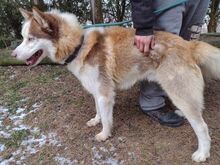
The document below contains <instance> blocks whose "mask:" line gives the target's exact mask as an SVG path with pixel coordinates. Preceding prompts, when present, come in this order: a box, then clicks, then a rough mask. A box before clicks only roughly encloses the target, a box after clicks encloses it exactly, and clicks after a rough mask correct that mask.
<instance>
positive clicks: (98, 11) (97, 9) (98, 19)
mask: <svg viewBox="0 0 220 165" xmlns="http://www.w3.org/2000/svg"><path fill="white" fill-rule="evenodd" d="M93 3H94V8H93V7H91V8H92V10H91V13H92V16H93V17H94V18H93V17H92V18H93V19H92V21H93V23H102V22H103V12H102V0H91V6H93Z"/></svg>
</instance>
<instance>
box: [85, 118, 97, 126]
mask: <svg viewBox="0 0 220 165" xmlns="http://www.w3.org/2000/svg"><path fill="white" fill-rule="evenodd" d="M99 123H100V119H97V118H92V119H91V120H89V121H88V122H87V123H86V125H87V126H88V127H92V126H96V125H97V124H99Z"/></svg>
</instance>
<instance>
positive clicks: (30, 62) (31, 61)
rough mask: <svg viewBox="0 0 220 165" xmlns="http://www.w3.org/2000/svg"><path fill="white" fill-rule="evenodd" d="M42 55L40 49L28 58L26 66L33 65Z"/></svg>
mask: <svg viewBox="0 0 220 165" xmlns="http://www.w3.org/2000/svg"><path fill="white" fill-rule="evenodd" d="M42 54H43V50H42V49H40V50H38V51H37V52H36V53H34V54H33V55H32V56H31V57H30V58H28V59H27V60H26V64H27V65H34V64H35V63H36V62H37V60H38V59H39V58H40V57H41V55H42Z"/></svg>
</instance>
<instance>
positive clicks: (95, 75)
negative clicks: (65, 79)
mask: <svg viewBox="0 0 220 165" xmlns="http://www.w3.org/2000/svg"><path fill="white" fill-rule="evenodd" d="M67 68H68V70H70V71H71V72H72V73H73V74H74V75H75V76H76V77H77V78H78V79H79V81H80V82H81V83H82V85H83V87H84V88H85V89H86V90H87V91H88V92H89V93H91V94H94V95H96V94H97V92H98V89H99V87H100V82H99V69H98V66H92V65H89V64H85V65H83V66H79V65H77V64H76V63H75V62H72V63H70V64H69V65H68V66H67Z"/></svg>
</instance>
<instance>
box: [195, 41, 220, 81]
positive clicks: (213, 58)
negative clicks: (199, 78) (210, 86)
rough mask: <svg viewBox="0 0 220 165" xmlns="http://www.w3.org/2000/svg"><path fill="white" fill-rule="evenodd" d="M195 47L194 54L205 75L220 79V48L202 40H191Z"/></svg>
mask: <svg viewBox="0 0 220 165" xmlns="http://www.w3.org/2000/svg"><path fill="white" fill-rule="evenodd" d="M191 42H192V45H193V47H194V49H193V50H195V52H193V55H194V57H195V59H196V61H197V63H198V65H199V66H200V67H201V69H202V72H203V75H204V76H205V77H210V78H214V79H220V49H218V48H216V47H214V46H212V45H210V44H208V43H205V42H201V41H191Z"/></svg>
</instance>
